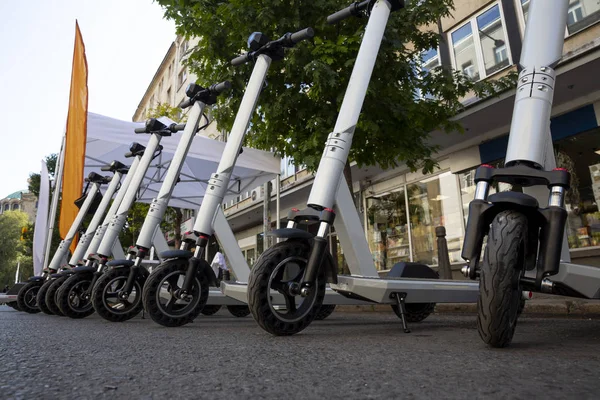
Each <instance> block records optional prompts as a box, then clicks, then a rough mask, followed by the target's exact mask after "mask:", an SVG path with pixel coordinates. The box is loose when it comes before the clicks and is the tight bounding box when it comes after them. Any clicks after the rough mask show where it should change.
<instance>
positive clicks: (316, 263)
mask: <svg viewBox="0 0 600 400" xmlns="http://www.w3.org/2000/svg"><path fill="white" fill-rule="evenodd" d="M334 220H335V212H334V211H333V210H332V209H331V208H325V209H323V212H322V213H321V218H320V219H319V231H318V232H317V236H315V238H314V239H313V245H312V247H311V249H310V255H309V257H308V264H307V265H306V270H305V271H304V276H303V277H302V282H301V283H300V295H301V296H302V297H307V296H309V295H310V293H311V292H312V290H314V289H315V287H316V283H317V276H318V274H319V269H320V268H321V265H322V264H323V259H324V258H325V257H326V254H327V253H326V252H327V244H328V243H327V235H328V234H329V229H330V228H331V226H332V225H333V222H334Z"/></svg>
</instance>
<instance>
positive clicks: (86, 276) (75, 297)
mask: <svg viewBox="0 0 600 400" xmlns="http://www.w3.org/2000/svg"><path fill="white" fill-rule="evenodd" d="M92 279H93V275H92V274H90V273H80V274H74V275H72V276H71V277H69V279H67V280H66V281H65V283H63V284H62V285H61V287H60V289H58V292H57V293H56V299H57V300H56V303H57V305H58V308H60V310H61V311H62V313H63V314H64V315H66V316H67V317H69V318H74V319H80V318H85V317H87V316H90V315H92V314H93V313H94V308H93V307H92V302H91V301H90V299H89V292H90V290H91V288H90V285H91V284H92Z"/></svg>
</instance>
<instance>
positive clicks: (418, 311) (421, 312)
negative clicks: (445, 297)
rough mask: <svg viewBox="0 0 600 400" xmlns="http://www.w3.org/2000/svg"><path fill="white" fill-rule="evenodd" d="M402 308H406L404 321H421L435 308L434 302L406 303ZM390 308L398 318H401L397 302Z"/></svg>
mask: <svg viewBox="0 0 600 400" xmlns="http://www.w3.org/2000/svg"><path fill="white" fill-rule="evenodd" d="M404 308H405V309H406V313H405V314H404V316H405V317H406V322H421V321H423V320H425V318H427V317H429V315H431V313H432V312H433V310H435V303H406V304H405V305H404ZM392 310H394V313H396V315H397V316H398V318H402V313H401V312H400V307H398V304H392Z"/></svg>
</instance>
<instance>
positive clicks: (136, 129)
mask: <svg viewBox="0 0 600 400" xmlns="http://www.w3.org/2000/svg"><path fill="white" fill-rule="evenodd" d="M134 132H135V133H146V132H147V131H146V127H143V128H135V130H134Z"/></svg>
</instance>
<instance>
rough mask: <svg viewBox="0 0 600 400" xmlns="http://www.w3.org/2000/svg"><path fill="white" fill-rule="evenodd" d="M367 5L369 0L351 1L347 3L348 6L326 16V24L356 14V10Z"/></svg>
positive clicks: (334, 22)
mask: <svg viewBox="0 0 600 400" xmlns="http://www.w3.org/2000/svg"><path fill="white" fill-rule="evenodd" d="M368 5H369V0H366V1H363V2H361V3H359V2H356V3H353V4H351V5H349V6H348V7H346V8H344V9H343V10H340V11H338V12H336V13H333V14H331V15H330V16H328V17H327V23H328V24H336V23H338V22H340V21H343V20H345V19H346V18H349V17H351V16H353V15H358V12H359V11H361V10H364V9H365V8H367V6H368Z"/></svg>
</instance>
